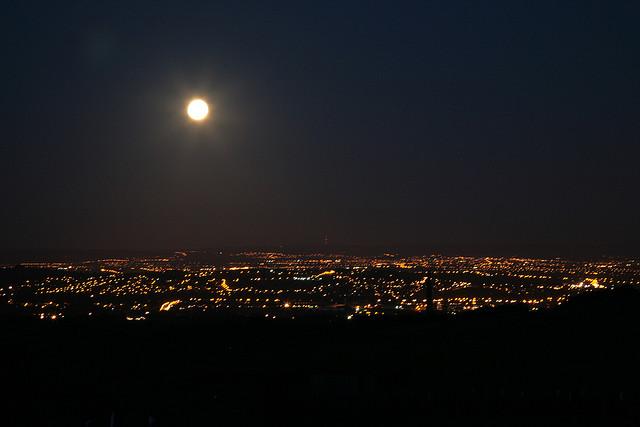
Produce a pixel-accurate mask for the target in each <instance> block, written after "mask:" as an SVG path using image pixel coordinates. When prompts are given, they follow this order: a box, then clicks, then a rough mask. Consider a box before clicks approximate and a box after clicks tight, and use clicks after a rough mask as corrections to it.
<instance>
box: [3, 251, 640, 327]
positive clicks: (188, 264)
mask: <svg viewBox="0 0 640 427" xmlns="http://www.w3.org/2000/svg"><path fill="white" fill-rule="evenodd" d="M196 255H198V253H197V252H176V253H174V254H172V255H171V256H165V257H146V258H126V259H111V258H110V259H97V260H91V261H82V262H64V263H62V262H25V263H21V264H19V265H5V266H3V267H2V269H1V270H0V272H1V273H2V282H1V283H0V299H1V301H0V303H1V304H2V306H3V307H4V308H5V309H12V310H17V311H18V312H20V313H23V314H27V315H30V316H34V317H37V318H39V319H43V320H48V321H56V320H60V319H63V318H65V317H79V316H94V317H100V316H110V317H117V318H118V317H119V318H122V319H127V320H132V321H135V320H146V319H149V318H153V317H154V316H155V317H158V316H168V315H184V316H196V315H198V316H202V315H226V316H229V315H233V316H252V317H258V316H260V317H264V318H267V319H292V320H293V319H296V318H300V317H304V316H313V315H323V316H332V317H337V318H344V319H347V320H352V319H358V318H375V317H382V316H398V315H410V314H421V313H430V312H435V313H447V314H451V315H455V314H458V313H461V312H465V311H470V310H477V309H483V308H494V307H500V306H506V305H518V306H520V307H527V308H528V309H529V310H530V311H537V310H543V309H547V308H551V307H555V306H557V305H560V304H563V303H565V302H566V301H568V300H569V299H570V298H571V297H572V296H575V295H577V294H580V293H585V292H591V291H594V290H598V289H612V288H616V287H633V286H639V285H640V262H639V261H637V260H619V259H617V260H613V259H611V260H600V261H580V262H579V261H568V260H563V259H527V258H496V257H493V258H491V257H483V258H477V257H450V256H437V255H432V256H411V257H404V256H399V255H395V254H384V255H381V256H374V257H364V256H347V255H340V254H318V253H316V254H289V253H280V252H242V253H234V254H225V256H224V260H223V261H216V262H202V261H197V258H198V257H197V256H196Z"/></svg>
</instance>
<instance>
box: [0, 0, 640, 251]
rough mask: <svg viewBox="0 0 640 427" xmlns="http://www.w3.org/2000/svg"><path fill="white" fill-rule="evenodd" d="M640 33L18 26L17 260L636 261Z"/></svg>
mask: <svg viewBox="0 0 640 427" xmlns="http://www.w3.org/2000/svg"><path fill="white" fill-rule="evenodd" d="M639 12H640V4H639V3H637V2H635V3H634V2H554V1H538V2H533V3H532V2H513V1H504V2H500V1H496V2H491V3H490V4H483V3H480V2H470V1H433V2H423V1H420V2H418V1H415V2H412V1H410V2H403V3H402V5H398V4H395V3H392V2H348V4H345V3H343V2H336V3H330V4H327V3H322V5H321V6H320V5H319V4H312V3H307V2H302V3H301V2H283V3H278V4H271V3H267V2H249V3H245V2H242V4H240V3H238V2H204V1H203V2H200V1H186V2H185V1H183V2H170V1H164V0H161V1H154V2H149V1H147V2H145V1H141V2H133V3H132V2H124V1H123V2H119V1H113V2H106V3H100V4H95V3H82V2H14V3H13V4H10V5H5V6H4V7H3V12H2V16H0V35H1V36H2V38H3V40H5V43H4V49H3V56H2V58H0V65H1V67H0V78H1V79H2V82H3V88H4V89H3V95H2V97H0V109H1V111H2V135H1V137H0V138H1V140H2V143H1V144H0V182H2V196H1V203H0V206H1V208H0V235H1V236H2V238H1V239H0V252H1V253H2V254H12V253H13V254H15V253H32V254H33V253H35V254H43V253H47V254H52V253H53V254H69V253H78V252H82V251H88V250H96V251H106V252H108V251H113V252H118V251H121V252H125V251H147V250H149V251H157V250H169V251H173V250H178V249H207V248H212V249H214V250H217V249H223V250H235V249H237V250H241V249H243V248H252V247H255V248H269V249H278V250H285V251H296V250H320V251H323V250H325V251H355V252H357V251H369V252H383V251H398V252H406V253H445V254H472V255H531V256H565V257H585V256H587V257H599V256H608V255H611V256H635V255H638V254H639V252H640V251H639V250H638V247H639V244H640V226H639V225H640V224H639V223H638V211H639V210H640V201H639V200H640V199H639V198H638V197H637V193H638V188H637V187H638V183H640V169H639V168H638V165H637V162H638V158H639V155H640V147H639V135H640V133H639V131H640V120H639V119H638V118H639V117H640V116H639V114H640V111H639V109H638V105H640V102H639V101H640V80H639V79H638V76H639V75H640V60H639V59H638V58H640V55H639V53H640V52H638V46H640V29H639V27H638V25H637V17H638V16H640V15H639ZM196 97H197V98H202V99H205V100H206V101H207V102H208V103H209V104H210V105H211V110H210V114H209V116H208V117H207V120H206V123H205V121H203V123H198V124H195V123H193V122H191V121H190V120H189V118H188V117H187V116H186V114H185V106H186V103H187V102H188V100H190V99H192V98H196ZM3 256H4V255H3ZM6 257H9V256H8V255H7V256H6ZM14 258H15V256H14Z"/></svg>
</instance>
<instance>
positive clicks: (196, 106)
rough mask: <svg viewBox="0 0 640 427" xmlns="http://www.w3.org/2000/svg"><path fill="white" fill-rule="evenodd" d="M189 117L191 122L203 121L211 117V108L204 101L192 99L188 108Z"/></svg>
mask: <svg viewBox="0 0 640 427" xmlns="http://www.w3.org/2000/svg"><path fill="white" fill-rule="evenodd" d="M187 115H188V116H189V117H190V118H191V120H195V121H197V122H199V121H202V120H204V119H206V118H207V116H208V115H209V106H208V105H207V103H206V102H205V101H203V100H202V99H192V100H191V101H190V102H189V105H188V106H187Z"/></svg>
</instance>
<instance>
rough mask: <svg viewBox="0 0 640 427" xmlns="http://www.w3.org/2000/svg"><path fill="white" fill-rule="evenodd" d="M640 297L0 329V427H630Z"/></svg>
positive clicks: (9, 323) (638, 413)
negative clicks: (544, 306) (538, 308)
mask: <svg viewBox="0 0 640 427" xmlns="http://www.w3.org/2000/svg"><path fill="white" fill-rule="evenodd" d="M639 304H640V295H638V293H637V292H635V291H633V290H626V291H617V292H610V293H600V294H591V295H589V296H586V297H583V298H579V299H576V300H574V301H572V302H570V303H569V304H567V305H565V306H562V307H560V308H558V309H556V310H553V311H548V312H541V313H529V312H526V311H524V310H519V309H513V308H512V309H499V310H493V311H486V312H476V313H470V314H465V315H458V316H455V317H444V316H438V315H431V316H421V317H408V318H387V319H382V320H375V321H346V320H336V319H330V318H317V319H306V320H296V321H291V320H283V321H278V320H275V321H274V320H262V319H189V318H170V317H165V318H159V319H154V320H152V321H147V322H121V321H114V320H108V319H102V320H100V319H97V320H92V321H88V320H87V319H82V320H81V319H76V320H73V319H71V320H65V321H62V322H41V321H32V320H30V319H24V318H20V317H16V316H5V317H4V318H3V319H2V321H1V322H2V323H1V325H2V331H3V334H2V335H3V346H2V359H1V363H2V374H1V378H0V380H1V384H2V387H3V389H4V391H5V393H4V397H3V398H2V399H3V400H2V407H3V410H2V413H1V415H0V425H12V426H13V425H40V426H58V425H60V426H109V425H114V426H147V425H156V426H191V425H194V426H209V425H309V424H314V425H318V424H319V425H344V424H347V423H349V424H352V425H364V424H375V425H406V424H413V425H434V426H436V425H437V426H440V425H504V426H529V425H531V426H533V425H536V426H537V425H563V426H567V425H569V426H582V425H638V423H640V391H639V388H638V384H639V380H640V375H639V373H640V364H639V359H638V356H639V355H640V352H639V350H638V348H637V345H636V344H637V341H638V338H639V334H638V333H639V332H640V322H638V307H640V305H639Z"/></svg>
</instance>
